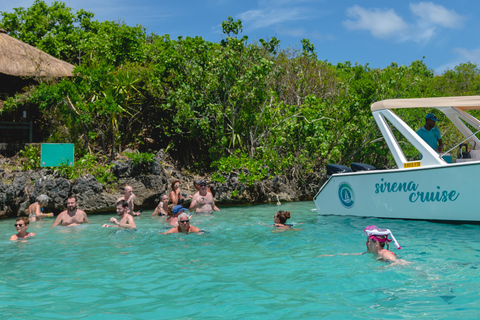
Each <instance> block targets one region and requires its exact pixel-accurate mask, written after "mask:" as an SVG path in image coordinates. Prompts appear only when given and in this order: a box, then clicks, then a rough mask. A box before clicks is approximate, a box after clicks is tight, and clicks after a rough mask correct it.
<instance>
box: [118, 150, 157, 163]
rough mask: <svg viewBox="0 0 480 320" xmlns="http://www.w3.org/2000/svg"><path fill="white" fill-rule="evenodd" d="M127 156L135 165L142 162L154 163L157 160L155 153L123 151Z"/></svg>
mask: <svg viewBox="0 0 480 320" xmlns="http://www.w3.org/2000/svg"><path fill="white" fill-rule="evenodd" d="M123 154H124V155H125V156H127V158H129V159H130V160H132V162H133V164H134V165H137V164H141V163H152V162H155V159H154V158H155V154H153V153H148V152H145V153H140V152H123Z"/></svg>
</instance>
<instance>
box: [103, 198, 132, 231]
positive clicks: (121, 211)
mask: <svg viewBox="0 0 480 320" xmlns="http://www.w3.org/2000/svg"><path fill="white" fill-rule="evenodd" d="M117 214H118V217H119V218H120V221H118V220H117V219H116V218H114V217H112V218H110V223H115V225H111V224H104V225H103V226H102V228H112V227H113V228H115V227H116V228H120V229H135V228H137V225H136V224H135V221H134V220H133V217H132V215H131V214H129V213H128V203H127V201H125V200H120V201H118V202H117Z"/></svg>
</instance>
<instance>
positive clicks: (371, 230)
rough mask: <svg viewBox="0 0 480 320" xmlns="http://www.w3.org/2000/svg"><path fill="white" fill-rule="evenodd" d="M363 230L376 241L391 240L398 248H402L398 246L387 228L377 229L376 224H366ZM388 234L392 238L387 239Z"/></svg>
mask: <svg viewBox="0 0 480 320" xmlns="http://www.w3.org/2000/svg"><path fill="white" fill-rule="evenodd" d="M364 231H365V233H366V234H367V237H369V238H370V239H373V240H376V241H378V242H392V240H393V243H395V246H396V247H397V249H398V250H400V249H401V248H402V247H400V245H399V244H398V242H397V240H396V239H395V237H394V236H393V234H392V232H391V231H390V230H389V229H379V228H378V227H377V226H368V227H366V228H365V230H364ZM388 236H390V237H391V238H392V240H390V239H388Z"/></svg>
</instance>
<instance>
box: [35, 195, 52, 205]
mask: <svg viewBox="0 0 480 320" xmlns="http://www.w3.org/2000/svg"><path fill="white" fill-rule="evenodd" d="M48 199H49V198H48V196H47V195H46V194H41V195H39V196H38V197H37V198H36V199H35V201H37V202H38V203H47V202H48Z"/></svg>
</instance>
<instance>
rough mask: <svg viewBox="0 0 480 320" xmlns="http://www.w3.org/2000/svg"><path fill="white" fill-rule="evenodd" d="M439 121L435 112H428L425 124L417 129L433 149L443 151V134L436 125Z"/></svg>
mask: <svg viewBox="0 0 480 320" xmlns="http://www.w3.org/2000/svg"><path fill="white" fill-rule="evenodd" d="M437 121H438V119H437V117H435V115H434V114H433V113H429V114H427V115H426V116H425V125H424V126H423V127H421V128H420V129H419V130H418V131H417V134H418V135H419V136H420V138H422V139H423V140H425V142H426V143H427V144H428V145H429V146H430V147H432V148H433V150H435V151H437V152H442V149H443V142H442V135H441V134H440V130H439V129H438V128H437V127H435V122H437Z"/></svg>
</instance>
